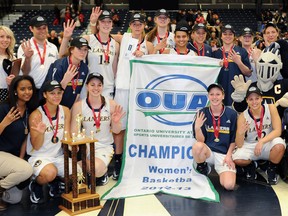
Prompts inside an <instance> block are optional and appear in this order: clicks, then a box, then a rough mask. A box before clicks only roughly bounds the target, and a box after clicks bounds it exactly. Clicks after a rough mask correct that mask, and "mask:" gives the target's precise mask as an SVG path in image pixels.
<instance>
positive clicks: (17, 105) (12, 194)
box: [0, 75, 38, 211]
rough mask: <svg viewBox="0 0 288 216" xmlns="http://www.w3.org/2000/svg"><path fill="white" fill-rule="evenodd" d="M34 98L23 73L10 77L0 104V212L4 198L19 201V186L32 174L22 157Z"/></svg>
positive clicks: (35, 99) (35, 102) (31, 87)
mask: <svg viewBox="0 0 288 216" xmlns="http://www.w3.org/2000/svg"><path fill="white" fill-rule="evenodd" d="M37 101H38V96H37V94H36V87H35V83H34V81H33V79H32V78H31V77H30V76H26V75H24V76H17V77H15V78H14V79H13V81H12V83H11V85H10V88H9V95H8V100H7V101H5V102H2V103H1V104H0V121H1V122H0V211H1V210H5V209H6V204H5V203H4V201H6V202H9V203H12V204H15V203H17V202H20V201H21V198H22V189H24V188H25V187H26V186H27V185H28V184H26V183H25V182H24V181H25V180H27V179H28V178H30V176H31V175H32V167H31V165H30V164H29V163H28V162H26V161H25V160H24V159H23V158H24V156H25V149H26V140H27V134H28V117H29V115H30V113H31V112H32V111H33V110H34V109H36V108H37V106H38V103H37ZM15 135H16V136H15ZM20 183H21V184H20ZM28 183H29V182H28ZM3 193H4V195H3ZM2 196H3V200H2V199H1V198H2Z"/></svg>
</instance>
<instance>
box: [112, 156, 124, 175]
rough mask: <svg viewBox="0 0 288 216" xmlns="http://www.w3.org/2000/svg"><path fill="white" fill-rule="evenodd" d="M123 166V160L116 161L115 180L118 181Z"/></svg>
mask: <svg viewBox="0 0 288 216" xmlns="http://www.w3.org/2000/svg"><path fill="white" fill-rule="evenodd" d="M121 164H122V160H115V165H114V171H113V175H112V179H113V180H118V178H119V174H120V170H121Z"/></svg>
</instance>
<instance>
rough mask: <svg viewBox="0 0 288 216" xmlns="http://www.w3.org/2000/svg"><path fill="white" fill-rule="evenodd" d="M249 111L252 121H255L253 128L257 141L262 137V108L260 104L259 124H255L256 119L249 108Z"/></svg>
mask: <svg viewBox="0 0 288 216" xmlns="http://www.w3.org/2000/svg"><path fill="white" fill-rule="evenodd" d="M249 111H250V113H251V115H252V116H253V119H254V123H255V128H256V131H257V140H258V141H259V140H260V139H261V138H262V129H263V117H264V109H263V108H262V106H261V114H260V122H259V126H258V124H257V119H256V118H255V117H254V115H253V113H252V111H251V110H249Z"/></svg>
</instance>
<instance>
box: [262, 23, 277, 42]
mask: <svg viewBox="0 0 288 216" xmlns="http://www.w3.org/2000/svg"><path fill="white" fill-rule="evenodd" d="M278 36H279V32H278V30H277V29H276V28H274V27H273V26H269V27H267V28H266V29H265V31H264V34H263V37H264V40H265V41H267V42H268V43H272V42H275V41H276V40H277V39H278Z"/></svg>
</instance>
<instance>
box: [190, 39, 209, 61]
mask: <svg viewBox="0 0 288 216" xmlns="http://www.w3.org/2000/svg"><path fill="white" fill-rule="evenodd" d="M203 45H204V56H207V57H212V48H211V47H210V46H209V45H207V44H205V43H204V44H203ZM187 48H188V49H191V50H193V51H194V52H195V53H196V54H197V55H198V56H203V47H201V49H200V50H199V52H198V49H197V48H196V47H195V46H194V44H193V42H192V41H189V43H188V44H187Z"/></svg>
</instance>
